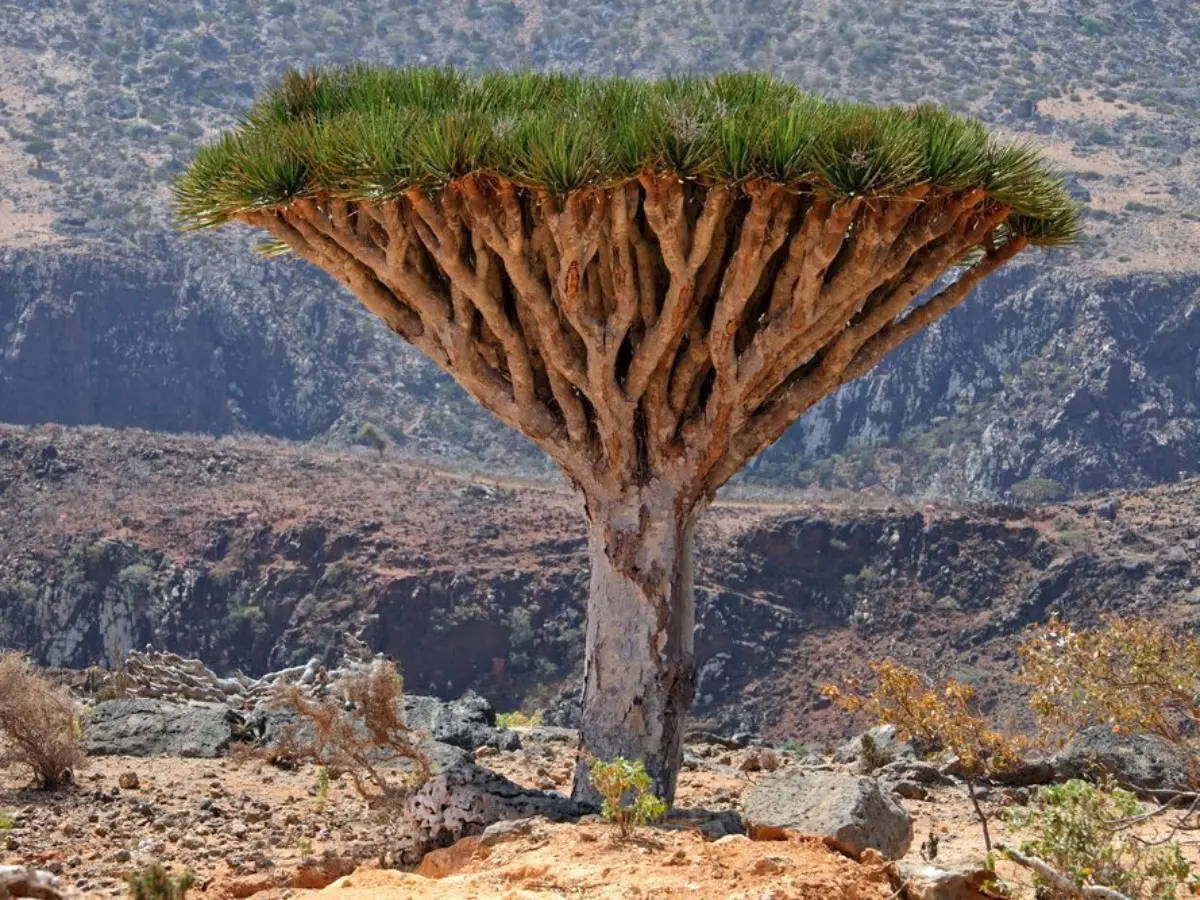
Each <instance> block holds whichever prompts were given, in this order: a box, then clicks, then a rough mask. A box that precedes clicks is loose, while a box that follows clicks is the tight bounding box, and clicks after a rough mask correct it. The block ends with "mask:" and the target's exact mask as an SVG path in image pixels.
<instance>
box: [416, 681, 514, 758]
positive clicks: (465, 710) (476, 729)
mask: <svg viewBox="0 0 1200 900" xmlns="http://www.w3.org/2000/svg"><path fill="white" fill-rule="evenodd" d="M404 720H405V722H407V723H408V726H409V727H410V728H415V729H417V730H418V731H426V732H428V733H429V734H430V735H431V736H432V737H433V739H434V740H435V741H440V742H441V743H443V744H450V745H452V746H455V747H461V748H462V749H463V750H466V751H468V752H473V751H475V750H477V749H479V748H480V747H494V748H496V749H497V750H517V749H519V748H520V746H521V738H520V736H519V735H518V734H517V733H516V732H515V731H511V730H509V729H507V728H497V727H496V710H495V709H493V708H492V704H490V703H488V701H487V700H485V699H484V698H483V697H480V696H479V695H478V694H476V693H475V692H474V691H467V692H466V693H465V694H463V695H462V697H460V698H459V699H458V700H450V701H446V700H439V699H438V698H437V697H422V696H419V695H415V694H414V695H407V694H406V695H405V697H404Z"/></svg>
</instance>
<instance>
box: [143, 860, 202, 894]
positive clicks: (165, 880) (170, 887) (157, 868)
mask: <svg viewBox="0 0 1200 900" xmlns="http://www.w3.org/2000/svg"><path fill="white" fill-rule="evenodd" d="M191 886H192V876H191V875H188V874H184V875H179V876H173V875H171V873H170V872H168V871H167V870H166V868H165V867H164V866H163V864H162V863H159V862H154V863H150V864H149V865H148V866H146V867H145V868H143V869H140V870H139V871H137V872H134V873H133V874H132V875H130V876H129V895H130V897H132V898H133V900H184V898H186V897H187V892H188V889H189V888H191Z"/></svg>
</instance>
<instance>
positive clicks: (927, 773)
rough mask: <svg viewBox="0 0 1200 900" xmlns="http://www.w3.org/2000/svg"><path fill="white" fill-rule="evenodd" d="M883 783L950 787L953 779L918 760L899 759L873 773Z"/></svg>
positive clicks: (932, 765) (936, 768) (933, 766)
mask: <svg viewBox="0 0 1200 900" xmlns="http://www.w3.org/2000/svg"><path fill="white" fill-rule="evenodd" d="M875 774H876V777H878V778H879V779H881V780H883V781H890V782H896V781H915V782H916V783H917V784H923V785H926V786H937V787H950V786H952V785H953V784H954V779H952V778H949V777H948V776H946V775H943V774H942V773H941V771H940V770H939V769H938V767H937V766H935V765H934V764H933V763H927V762H922V761H921V760H919V759H899V760H896V762H893V763H888V764H887V765H886V766H884V767H883V768H882V769H880V770H879V771H878V772H876V773H875Z"/></svg>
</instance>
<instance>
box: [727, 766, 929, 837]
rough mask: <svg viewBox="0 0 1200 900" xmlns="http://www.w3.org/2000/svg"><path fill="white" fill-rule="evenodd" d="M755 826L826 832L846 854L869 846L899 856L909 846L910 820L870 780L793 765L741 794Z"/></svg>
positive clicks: (747, 819)
mask: <svg viewBox="0 0 1200 900" xmlns="http://www.w3.org/2000/svg"><path fill="white" fill-rule="evenodd" d="M742 814H743V816H744V817H745V819H746V821H747V822H748V823H750V824H752V825H755V826H774V827H779V828H788V829H792V830H795V831H803V832H807V833H809V834H820V835H827V836H829V837H830V838H832V840H833V843H834V845H835V846H836V847H837V848H838V849H839V850H841V851H842V852H843V853H846V854H847V855H848V856H851V857H855V858H857V857H858V856H859V855H860V854H861V853H862V851H863V850H865V849H866V848H868V847H872V848H874V849H875V850H878V851H879V852H880V853H882V854H883V855H884V856H885V857H887V858H888V859H899V858H900V857H902V856H903V855H904V854H905V853H906V852H907V851H908V848H909V846H910V845H911V844H912V839H913V826H912V818H911V817H910V816H909V814H908V810H906V809H905V808H904V807H903V806H902V805H901V804H900V803H899V801H897V800H896V799H895V797H893V796H892V794H891V792H890V791H887V790H884V789H883V787H882V786H881V785H880V783H879V781H877V780H876V779H874V778H859V777H857V776H854V775H848V774H846V773H843V772H829V771H822V770H814V769H803V768H801V767H799V766H793V767H790V768H787V769H784V770H782V771H780V772H777V773H775V774H774V775H771V776H768V777H767V778H764V779H762V780H761V781H759V782H758V783H757V784H755V785H754V787H752V788H750V790H749V791H747V792H746V793H745V795H743V797H742Z"/></svg>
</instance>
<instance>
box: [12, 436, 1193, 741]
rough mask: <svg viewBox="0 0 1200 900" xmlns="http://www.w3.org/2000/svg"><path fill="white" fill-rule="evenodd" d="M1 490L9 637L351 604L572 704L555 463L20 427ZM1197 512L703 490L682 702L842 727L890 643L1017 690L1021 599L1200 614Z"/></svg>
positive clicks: (206, 629) (573, 654)
mask: <svg viewBox="0 0 1200 900" xmlns="http://www.w3.org/2000/svg"><path fill="white" fill-rule="evenodd" d="M0 508H3V510H4V516H3V518H2V519H0V645H8V646H17V647H22V648H25V649H27V650H29V651H31V652H32V653H33V654H34V656H35V657H36V658H37V659H38V660H39V661H41V662H44V663H47V664H52V665H69V666H84V665H87V664H90V663H96V662H102V661H105V660H108V659H111V656H112V655H113V654H114V652H119V651H120V650H122V649H128V648H130V647H141V646H143V645H145V644H147V643H152V644H154V645H155V646H156V647H159V648H164V649H171V650H175V651H178V652H181V653H184V654H187V655H194V656H199V657H200V658H202V659H204V660H205V661H206V662H208V663H209V664H210V665H213V666H214V667H215V668H217V669H219V670H221V671H223V672H230V671H233V670H235V669H242V670H243V671H246V672H248V673H261V672H263V671H265V670H266V669H269V668H279V667H281V666H285V665H289V664H294V663H297V662H303V661H305V660H307V659H308V658H309V657H310V656H312V655H318V656H320V655H323V654H325V653H327V652H331V648H333V647H335V646H336V645H337V644H338V643H339V641H338V636H339V633H340V632H342V631H350V632H352V633H354V634H356V635H360V636H361V637H362V638H363V639H364V640H365V641H366V642H367V643H368V644H369V645H370V647H371V649H372V650H375V651H382V652H385V653H388V654H390V655H392V656H394V657H395V658H397V659H398V660H399V661H400V662H401V665H402V668H403V670H404V673H405V676H406V679H407V682H408V685H409V687H410V689H412V690H415V691H419V692H429V693H434V694H438V695H441V696H446V697H452V696H457V695H458V694H459V693H461V692H462V691H463V690H464V689H466V688H469V687H471V688H476V689H478V690H480V691H481V692H482V693H484V694H485V695H486V696H488V697H489V698H491V699H492V700H493V701H494V702H496V703H497V705H498V706H500V707H501V708H512V707H516V706H518V705H520V704H522V703H526V704H529V705H534V706H542V707H547V708H548V709H549V710H550V711H551V713H552V715H553V716H554V717H555V718H558V719H562V720H569V719H570V716H571V714H572V698H573V696H574V692H575V687H576V684H577V679H578V674H579V671H578V670H579V665H580V661H581V658H582V649H583V629H582V624H583V601H584V597H585V593H586V586H587V570H586V559H585V555H584V543H583V534H582V519H581V516H580V510H579V509H578V508H577V503H576V500H575V498H574V497H572V496H571V495H569V494H565V493H562V492H560V491H559V490H557V489H554V488H552V487H547V486H544V485H538V484H535V483H529V482H510V483H495V482H476V481H471V480H470V479H465V478H462V477H460V476H454V475H450V474H445V473H439V472H437V471H434V470H431V469H428V468H425V467H421V466H412V465H409V464H406V463H403V462H401V461H399V460H396V459H394V458H391V457H389V456H385V457H384V458H382V459H379V458H376V457H374V456H373V455H371V454H367V453H365V452H364V453H345V452H331V451H317V450H314V449H312V448H311V447H300V446H295V445H289V444H283V443H279V442H270V441H267V442H264V441H254V442H240V443H239V442H230V441H228V440H226V441H213V440H206V439H198V438H183V437H166V436H161V435H151V434H147V433H144V432H137V431H125V432H117V431H109V430H104V429H58V428H54V429H51V428H41V429H36V430H33V429H19V428H11V427H10V428H3V429H0ZM1197 512H1200V483H1197V482H1193V481H1189V482H1184V483H1182V484H1180V485H1175V486H1170V487H1162V488H1157V489H1154V490H1153V491H1151V492H1149V493H1147V494H1123V495H1120V496H1116V495H1114V496H1113V497H1111V498H1108V499H1107V500H1103V501H1093V502H1088V503H1079V504H1076V505H1074V506H1069V507H1063V506H1060V507H1044V508H1040V509H1018V508H1015V507H1008V506H996V507H974V508H962V507H949V506H937V505H926V506H913V505H909V504H903V503H892V504H888V503H886V502H880V503H878V504H867V505H864V503H863V502H862V500H859V501H857V502H854V503H822V504H816V503H813V502H811V501H809V502H800V501H799V500H798V501H796V502H788V503H778V504H776V505H773V506H770V507H760V506H754V505H750V504H739V503H726V504H718V505H717V506H716V507H714V509H713V510H711V511H710V513H709V514H708V515H707V517H706V519H705V520H704V522H703V523H702V528H701V529H700V533H699V548H698V554H697V556H698V561H699V571H698V577H697V593H698V629H697V638H696V647H697V658H698V662H699V679H698V685H697V707H696V715H697V717H698V718H699V719H701V720H702V721H704V722H707V723H708V724H711V725H713V726H716V727H721V728H723V729H728V730H742V729H754V730H763V731H767V732H770V733H771V734H773V735H775V736H779V737H788V736H793V737H797V738H799V739H803V740H816V739H821V738H823V737H833V736H837V735H840V734H841V733H842V731H843V730H844V728H845V727H846V722H845V720H844V717H843V716H842V715H840V714H838V713H836V712H835V711H833V710H829V709H827V708H826V705H825V703H824V701H823V700H822V699H821V698H820V696H819V686H820V684H821V683H822V682H824V681H828V680H831V679H836V678H840V677H842V676H845V675H848V674H852V673H855V672H858V671H860V670H861V669H862V668H863V666H864V664H865V662H866V660H867V659H869V658H872V657H876V656H879V655H881V654H887V655H891V656H895V657H897V658H899V659H901V660H904V661H908V662H912V663H916V664H918V665H920V666H921V667H922V668H923V669H927V670H933V671H935V672H941V673H942V674H953V675H955V676H956V677H958V678H961V679H964V680H967V681H969V682H971V683H973V684H976V685H978V686H980V687H981V689H982V692H983V694H984V697H985V700H986V701H987V702H988V703H992V704H999V705H1000V707H1002V708H1003V709H1011V708H1013V707H1014V705H1015V703H1016V700H1017V698H1016V696H1015V694H1014V692H1013V691H1012V689H1011V686H1010V685H1003V679H1002V678H998V677H997V676H1003V675H1004V673H1006V672H1007V671H1008V670H1010V669H1011V668H1012V666H1013V664H1014V657H1013V652H1012V651H1013V646H1014V643H1015V641H1016V639H1017V635H1018V634H1019V633H1020V631H1021V630H1022V629H1023V628H1025V627H1026V626H1027V625H1029V624H1031V623H1034V622H1038V621H1043V620H1044V619H1045V618H1046V617H1047V616H1048V615H1051V614H1061V615H1064V616H1067V617H1069V618H1073V619H1077V620H1081V621H1089V620H1091V619H1094V617H1095V616H1096V614H1098V613H1099V612H1101V611H1105V610H1110V611H1111V610H1118V609H1119V610H1121V611H1123V612H1124V613H1126V614H1149V615H1154V616H1156V617H1164V618H1167V619H1168V620H1174V621H1179V622H1181V623H1189V624H1192V623H1194V622H1195V621H1196V615H1197V614H1196V613H1195V611H1194V610H1195V607H1194V606H1193V605H1192V602H1193V600H1194V599H1195V598H1194V597H1193V585H1194V584H1195V582H1196V577H1197V576H1196V575H1195V574H1194V573H1195V572H1196V569H1195V565H1196V563H1197V561H1200V541H1198V538H1200V531H1198V530H1197V528H1196V526H1195V525H1194V522H1195V521H1196V513H1197ZM1002 685H1003V690H1001V689H1000V688H1001V686H1002ZM801 723H803V724H801Z"/></svg>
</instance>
